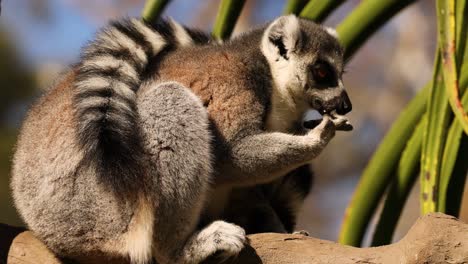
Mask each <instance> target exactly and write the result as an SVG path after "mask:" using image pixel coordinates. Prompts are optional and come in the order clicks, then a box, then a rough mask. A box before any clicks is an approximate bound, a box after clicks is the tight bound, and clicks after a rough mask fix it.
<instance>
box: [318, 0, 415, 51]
mask: <svg viewBox="0 0 468 264" xmlns="http://www.w3.org/2000/svg"><path fill="white" fill-rule="evenodd" d="M324 2H327V1H324ZM413 2H415V0H364V1H361V3H360V4H359V6H357V7H356V8H355V9H354V10H353V11H352V12H351V13H350V14H349V15H348V16H347V17H346V18H345V19H344V20H343V21H342V22H341V23H340V25H338V27H337V31H338V35H339V36H340V42H341V44H342V45H343V46H344V47H346V50H345V57H346V58H350V57H352V55H353V54H354V53H355V52H356V50H357V49H359V47H361V46H362V44H363V43H364V42H365V41H366V40H367V39H368V38H369V37H370V36H372V34H373V33H374V32H375V31H376V30H378V29H379V28H381V27H382V25H383V24H385V23H386V22H387V21H388V20H389V19H390V18H392V17H393V16H394V15H395V14H397V13H398V12H399V11H400V10H402V9H403V8H405V7H406V6H408V5H409V4H411V3H413Z"/></svg>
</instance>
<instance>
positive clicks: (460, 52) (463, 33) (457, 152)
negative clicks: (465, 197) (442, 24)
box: [438, 0, 468, 216]
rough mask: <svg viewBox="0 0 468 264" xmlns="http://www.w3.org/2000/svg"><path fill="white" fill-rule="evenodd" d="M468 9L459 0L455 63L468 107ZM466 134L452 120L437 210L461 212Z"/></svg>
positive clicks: (467, 106) (457, 123) (461, 90)
mask: <svg viewBox="0 0 468 264" xmlns="http://www.w3.org/2000/svg"><path fill="white" fill-rule="evenodd" d="M467 17H468V9H467V5H466V0H457V1H456V10H455V22H456V28H455V29H456V53H455V57H456V62H457V63H456V66H457V70H459V69H461V70H460V71H457V73H458V74H460V75H461V77H460V93H463V98H462V104H463V107H464V108H465V109H466V108H468V102H467V101H468V93H467V92H466V86H467V84H466V80H465V79H466V75H467V70H468V69H467V67H468V63H462V62H464V61H467V59H468V58H465V56H467V55H468V53H467V50H468V45H466V40H467V30H468V26H466V23H467ZM467 140H468V139H467V135H466V134H465V133H464V131H463V128H462V126H461V124H460V123H459V122H458V120H453V121H452V124H451V126H450V129H449V133H448V136H447V142H446V145H445V149H444V154H443V157H442V166H441V175H440V183H439V195H438V197H439V204H438V211H439V212H443V213H447V214H450V215H454V216H458V214H459V210H460V206H461V198H462V194H463V187H464V186H465V185H464V183H465V181H466V172H467V169H468V168H467V167H468V163H467V162H466V160H468V158H467V156H468V153H467V152H468V146H467V145H468V142H467Z"/></svg>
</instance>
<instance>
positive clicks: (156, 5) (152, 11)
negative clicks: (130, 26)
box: [142, 0, 170, 22]
mask: <svg viewBox="0 0 468 264" xmlns="http://www.w3.org/2000/svg"><path fill="white" fill-rule="evenodd" d="M169 2H170V0H148V1H146V4H145V7H144V8H143V14H142V17H143V20H145V21H147V22H154V21H156V20H157V19H158V18H159V16H160V15H161V14H162V12H163V11H164V9H165V8H166V6H167V4H169Z"/></svg>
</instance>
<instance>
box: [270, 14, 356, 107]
mask: <svg viewBox="0 0 468 264" xmlns="http://www.w3.org/2000/svg"><path fill="white" fill-rule="evenodd" d="M261 50H262V52H263V54H264V56H265V57H266V58H267V60H268V63H269V65H270V68H271V73H272V75H273V80H274V86H275V89H277V91H278V92H279V94H280V96H282V97H283V99H284V100H285V101H289V102H290V104H294V106H293V107H298V108H299V109H307V108H310V107H311V108H313V109H316V110H317V111H319V112H320V113H322V114H323V113H326V112H331V111H333V110H336V111H337V113H338V114H346V113H348V112H350V111H351V102H350V100H349V98H348V95H347V93H346V91H345V89H344V86H343V82H342V78H341V77H342V73H343V66H344V62H343V48H342V47H341V46H340V44H339V42H338V40H337V34H336V31H334V30H333V29H330V28H326V27H323V26H320V25H317V24H315V23H314V22H311V21H308V20H305V19H300V18H297V17H295V16H293V15H289V16H282V17H279V18H278V19H276V20H275V21H273V22H272V23H271V24H270V25H269V26H268V27H267V28H266V30H265V32H264V35H263V37H262V42H261Z"/></svg>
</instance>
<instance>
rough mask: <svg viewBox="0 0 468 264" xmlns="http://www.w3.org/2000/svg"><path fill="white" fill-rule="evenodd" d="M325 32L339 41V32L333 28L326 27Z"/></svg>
mask: <svg viewBox="0 0 468 264" xmlns="http://www.w3.org/2000/svg"><path fill="white" fill-rule="evenodd" d="M325 30H326V31H327V33H328V34H330V35H331V36H333V37H335V38H336V39H338V32H337V31H336V29H334V28H331V27H325Z"/></svg>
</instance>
